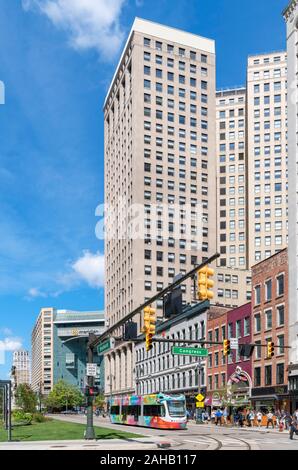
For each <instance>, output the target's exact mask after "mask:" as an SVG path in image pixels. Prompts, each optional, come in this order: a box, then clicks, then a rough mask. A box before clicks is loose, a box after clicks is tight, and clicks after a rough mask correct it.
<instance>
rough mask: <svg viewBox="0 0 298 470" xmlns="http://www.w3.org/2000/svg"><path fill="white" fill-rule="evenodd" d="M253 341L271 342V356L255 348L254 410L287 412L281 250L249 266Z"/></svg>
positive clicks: (285, 282)
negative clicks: (250, 272) (284, 410)
mask: <svg viewBox="0 0 298 470" xmlns="http://www.w3.org/2000/svg"><path fill="white" fill-rule="evenodd" d="M252 287H253V299H252V310H253V321H252V324H253V328H252V329H253V335H252V338H253V342H254V343H256V344H258V343H259V344H260V345H261V344H262V345H263V344H265V345H266V343H267V342H268V341H273V342H274V344H275V351H274V353H275V354H274V356H273V357H272V358H267V350H266V347H261V346H260V347H256V348H255V351H254V356H253V389H252V403H253V405H254V406H255V407H256V408H257V409H260V408H264V409H268V408H275V409H290V400H289V395H288V369H287V367H288V349H285V348H284V346H285V345H286V344H287V343H288V303H287V299H288V252H287V249H284V250H282V251H280V252H278V253H276V254H275V255H273V256H271V257H270V258H268V259H266V260H265V261H262V262H260V263H258V264H256V265H255V266H253V267H252Z"/></svg>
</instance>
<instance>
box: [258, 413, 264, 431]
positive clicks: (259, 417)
mask: <svg viewBox="0 0 298 470" xmlns="http://www.w3.org/2000/svg"><path fill="white" fill-rule="evenodd" d="M262 418H263V413H262V412H261V411H258V412H257V422H258V427H259V428H260V427H261V426H262Z"/></svg>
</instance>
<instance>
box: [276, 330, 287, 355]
mask: <svg viewBox="0 0 298 470" xmlns="http://www.w3.org/2000/svg"><path fill="white" fill-rule="evenodd" d="M284 345H285V337H284V335H280V336H278V337H277V346H278V351H277V354H278V355H279V354H284V353H285V349H284Z"/></svg>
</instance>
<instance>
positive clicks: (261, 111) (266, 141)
mask: <svg viewBox="0 0 298 470" xmlns="http://www.w3.org/2000/svg"><path fill="white" fill-rule="evenodd" d="M286 100H287V55H286V53H285V52H276V53H270V54H263V55H256V56H250V57H249V58H248V69H247V103H248V106H247V185H248V195H247V201H248V223H249V224H248V236H249V239H248V247H249V257H248V262H249V266H250V267H251V266H252V265H254V264H255V263H257V262H259V261H261V260H263V259H265V258H268V257H269V256H271V255H273V254H274V253H276V252H277V251H280V250H281V249H282V248H285V247H286V246H287V241H288V239H287V233H288V214H287V211H288V195H287V194H288V190H287V189H288V188H287V181H288V177H287V104H286Z"/></svg>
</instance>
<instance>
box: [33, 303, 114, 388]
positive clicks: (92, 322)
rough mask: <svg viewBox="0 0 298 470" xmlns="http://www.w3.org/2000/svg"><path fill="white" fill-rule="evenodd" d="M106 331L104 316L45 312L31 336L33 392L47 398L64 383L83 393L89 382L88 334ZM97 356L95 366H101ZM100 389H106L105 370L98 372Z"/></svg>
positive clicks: (97, 312) (98, 314) (42, 310)
mask: <svg viewBox="0 0 298 470" xmlns="http://www.w3.org/2000/svg"><path fill="white" fill-rule="evenodd" d="M104 329H105V318H104V312H100V311H95V312H79V311H72V310H57V309H55V308H43V309H41V311H40V314H39V316H38V318H37V321H36V323H35V326H34V329H33V332H32V388H33V390H34V391H36V392H40V393H41V394H48V393H49V392H50V391H51V390H52V389H53V386H54V385H55V384H56V383H57V382H58V381H59V380H60V379H63V380H65V381H66V382H67V383H69V384H72V385H74V386H76V387H78V388H80V389H83V388H84V386H85V382H86V380H85V379H86V362H87V354H86V352H87V345H86V340H87V338H88V335H89V333H94V334H96V335H100V334H102V333H103V332H104ZM101 359H102V358H101V357H99V356H97V354H96V351H95V352H94V363H97V364H98V365H99V366H100V365H101ZM98 371H99V376H98V378H97V385H100V386H102V387H103V379H104V376H103V370H101V368H100V367H99V368H98Z"/></svg>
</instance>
